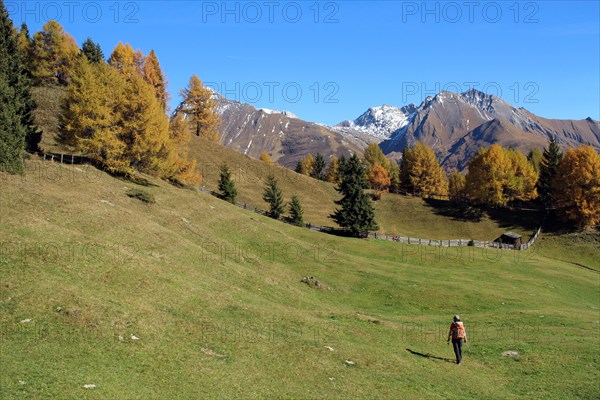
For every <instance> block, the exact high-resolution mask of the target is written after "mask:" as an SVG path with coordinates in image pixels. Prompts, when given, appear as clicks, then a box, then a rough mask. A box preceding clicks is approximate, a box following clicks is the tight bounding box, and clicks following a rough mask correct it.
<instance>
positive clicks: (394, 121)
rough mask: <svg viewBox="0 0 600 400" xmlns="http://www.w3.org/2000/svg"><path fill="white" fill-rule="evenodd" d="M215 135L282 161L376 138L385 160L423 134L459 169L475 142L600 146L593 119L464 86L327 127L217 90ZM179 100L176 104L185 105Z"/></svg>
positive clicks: (353, 147) (359, 147)
mask: <svg viewBox="0 0 600 400" xmlns="http://www.w3.org/2000/svg"><path fill="white" fill-rule="evenodd" d="M213 98H214V99H215V101H216V102H217V106H216V111H217V113H218V114H219V115H220V117H221V127H220V132H221V141H222V143H223V144H224V145H226V146H228V147H231V148H234V149H236V150H237V151H239V152H240V153H242V154H247V155H249V156H252V157H258V156H259V155H260V153H261V152H262V150H266V151H267V152H269V153H270V154H271V157H272V158H273V159H274V160H277V161H278V162H279V163H281V164H283V165H286V166H288V167H293V166H295V164H296V162H297V160H298V159H300V158H301V157H303V156H304V155H306V154H308V153H311V154H316V153H317V152H319V153H321V154H323V155H324V156H326V157H327V156H331V155H333V154H337V155H340V154H348V153H358V154H361V153H362V151H363V150H364V148H365V147H366V146H367V145H368V144H369V143H373V142H375V143H379V146H380V147H381V148H382V150H383V152H384V153H385V154H386V155H387V156H388V157H390V158H392V159H398V158H400V155H401V153H402V150H403V149H404V147H406V146H412V145H414V144H415V142H416V141H422V142H423V143H425V144H427V145H428V146H430V147H432V148H433V149H434V150H435V152H436V154H437V155H438V157H439V159H440V160H441V162H442V165H443V166H444V167H446V168H447V169H454V168H455V169H458V170H463V169H465V168H466V166H467V162H468V160H469V159H470V158H471V157H473V156H474V155H475V154H476V153H477V151H478V149H479V148H481V147H484V146H490V145H491V144H494V143H498V144H500V145H502V146H505V147H513V148H517V149H520V150H522V151H523V152H528V151H529V150H530V149H531V148H533V147H538V148H542V147H544V146H545V145H546V144H547V141H548V138H550V137H553V136H554V137H556V138H557V140H558V142H559V143H560V144H562V145H565V146H573V147H576V146H579V145H581V144H588V145H591V146H593V147H595V148H596V149H600V123H599V122H598V121H595V120H593V119H591V118H587V119H585V120H579V121H576V120H555V119H546V118H542V117H538V116H537V115H535V114H532V113H531V112H529V111H527V110H526V109H524V108H517V107H515V106H513V105H512V104H510V103H508V102H507V101H505V100H503V99H501V98H499V97H497V96H494V95H489V94H485V93H482V92H480V91H477V90H474V89H471V90H469V91H467V92H464V93H453V92H440V93H438V94H437V95H435V96H430V97H428V98H426V99H425V100H424V101H423V102H422V103H421V104H420V105H419V106H415V105H414V104H409V105H407V106H404V107H394V106H389V105H383V106H379V107H371V108H369V109H368V110H367V111H366V112H364V113H363V114H362V115H360V116H359V117H358V118H356V119H354V120H347V121H344V122H341V123H339V124H337V125H336V126H334V127H331V126H327V125H323V124H319V123H313V122H307V121H303V120H302V119H299V118H298V117H297V116H296V115H294V114H292V113H291V112H289V111H277V110H269V109H264V108H263V109H256V108H255V107H253V106H251V105H249V104H244V103H239V102H236V101H232V100H228V99H226V98H225V97H223V96H221V95H220V94H218V93H216V92H215V93H214V95H213ZM184 107H185V104H181V105H180V107H178V109H177V110H176V112H179V111H180V110H181V108H184Z"/></svg>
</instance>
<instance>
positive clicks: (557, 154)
mask: <svg viewBox="0 0 600 400" xmlns="http://www.w3.org/2000/svg"><path fill="white" fill-rule="evenodd" d="M562 158H563V154H562V152H561V151H560V148H559V147H558V143H557V142H556V138H555V137H552V138H550V140H549V141H548V147H546V148H545V149H544V154H543V156H542V161H541V163H540V177H539V179H538V182H537V190H538V194H539V196H540V200H541V201H542V202H543V204H544V205H545V206H546V207H552V205H553V202H554V199H553V198H552V181H553V180H554V176H555V175H556V170H557V169H558V165H559V164H560V162H561V160H562Z"/></svg>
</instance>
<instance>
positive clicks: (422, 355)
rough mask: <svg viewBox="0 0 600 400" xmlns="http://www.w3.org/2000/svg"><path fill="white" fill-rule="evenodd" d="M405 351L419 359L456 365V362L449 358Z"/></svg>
mask: <svg viewBox="0 0 600 400" xmlns="http://www.w3.org/2000/svg"><path fill="white" fill-rule="evenodd" d="M406 351H408V352H409V353H410V354H414V355H415V356H419V357H423V358H429V359H432V360H441V361H446V362H449V363H452V364H455V363H456V361H455V360H452V359H451V358H444V357H438V356H434V355H432V354H429V353H427V354H424V353H419V352H418V351H414V350H411V349H406Z"/></svg>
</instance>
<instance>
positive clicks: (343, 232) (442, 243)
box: [199, 187, 542, 250]
mask: <svg viewBox="0 0 600 400" xmlns="http://www.w3.org/2000/svg"><path fill="white" fill-rule="evenodd" d="M199 190H200V191H201V192H205V193H209V194H211V195H213V196H215V197H218V198H221V197H222V196H221V194H219V193H217V192H214V191H212V190H208V189H206V188H204V187H202V188H200V189H199ZM235 204H236V205H237V206H238V207H240V208H243V209H245V210H249V211H252V212H255V213H257V214H260V215H264V216H269V213H268V212H267V211H264V210H260V209H258V208H255V207H253V206H251V205H249V204H247V203H238V202H236V203H235ZM279 220H280V221H282V222H286V223H291V221H290V220H289V218H286V217H280V218H279ZM304 227H305V228H308V229H310V230H313V231H317V232H323V233H328V234H337V235H340V236H347V235H350V230H348V229H345V228H336V227H333V226H322V225H316V224H311V223H305V224H304ZM541 229H542V228H541V227H540V228H538V230H537V231H536V232H535V234H534V235H533V236H532V237H531V239H530V240H529V241H528V242H527V243H525V244H522V245H521V246H520V247H519V248H518V249H516V250H526V249H528V248H529V247H531V246H532V245H533V243H534V242H535V240H536V239H537V237H538V235H539V234H540V232H541ZM368 237H369V238H372V239H378V240H388V241H392V242H397V243H405V244H416V245H422V246H438V247H458V246H473V247H493V248H499V249H511V250H515V246H514V245H512V244H508V243H499V242H495V241H491V240H485V241H484V240H472V239H423V238H417V237H404V236H397V235H388V234H383V233H377V232H369V234H368Z"/></svg>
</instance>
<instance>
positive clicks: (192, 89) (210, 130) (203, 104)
mask: <svg viewBox="0 0 600 400" xmlns="http://www.w3.org/2000/svg"><path fill="white" fill-rule="evenodd" d="M181 97H183V101H184V103H185V105H186V107H185V108H184V109H183V112H184V113H186V114H187V115H188V116H189V117H190V118H191V122H192V124H194V132H195V134H196V136H202V137H203V138H205V139H208V140H211V141H213V142H218V141H219V131H218V127H219V123H220V121H219V116H218V115H217V114H216V113H215V111H214V108H215V106H216V105H217V103H216V102H215V101H214V100H213V99H212V92H211V91H210V90H209V89H208V88H205V87H204V86H203V85H202V81H201V80H200V79H199V78H198V77H197V76H196V75H194V76H192V77H191V78H190V81H189V83H188V86H187V88H185V89H183V90H182V91H181Z"/></svg>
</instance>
